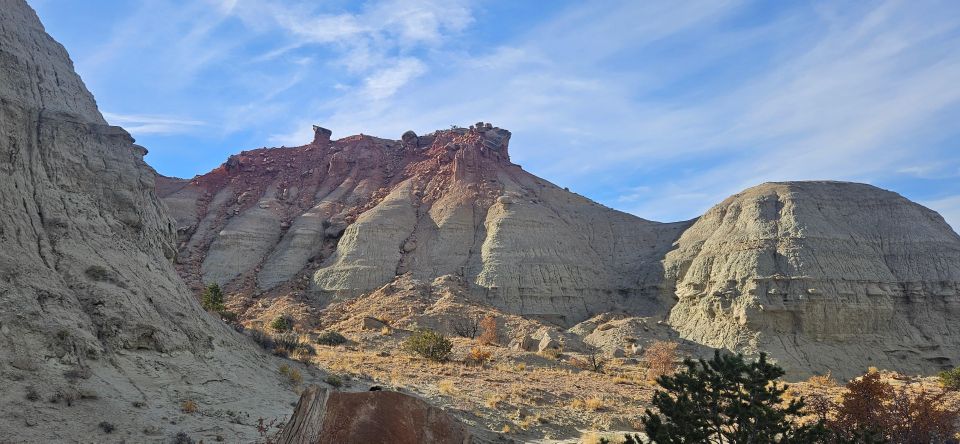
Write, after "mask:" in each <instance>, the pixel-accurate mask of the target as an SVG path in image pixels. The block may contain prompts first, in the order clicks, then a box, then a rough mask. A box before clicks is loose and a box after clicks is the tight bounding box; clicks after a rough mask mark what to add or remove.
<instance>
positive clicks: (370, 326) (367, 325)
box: [360, 316, 388, 330]
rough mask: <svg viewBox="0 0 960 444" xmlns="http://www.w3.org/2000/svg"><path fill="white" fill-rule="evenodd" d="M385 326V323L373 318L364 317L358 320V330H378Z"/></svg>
mask: <svg viewBox="0 0 960 444" xmlns="http://www.w3.org/2000/svg"><path fill="white" fill-rule="evenodd" d="M387 326H388V325H387V323H386V322H383V321H381V320H379V319H377V318H374V317H370V316H364V317H363V319H360V328H361V329H363V330H380V329H381V328H383V327H387Z"/></svg>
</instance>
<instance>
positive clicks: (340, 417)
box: [279, 386, 472, 444]
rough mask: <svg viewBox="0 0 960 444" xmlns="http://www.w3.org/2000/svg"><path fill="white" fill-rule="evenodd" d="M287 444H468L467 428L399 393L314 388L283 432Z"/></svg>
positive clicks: (302, 398)
mask: <svg viewBox="0 0 960 444" xmlns="http://www.w3.org/2000/svg"><path fill="white" fill-rule="evenodd" d="M279 442H280V443H282V444H328V443H329V444H350V443H357V444H360V443H363V444H372V443H391V444H465V443H470V442H472V439H471V435H470V433H469V432H468V431H467V429H466V427H465V426H464V425H463V424H461V423H459V422H458V421H456V420H454V419H453V418H452V417H451V416H450V415H448V414H447V413H445V412H444V411H443V410H440V409H439V408H437V407H434V406H431V405H430V404H427V403H426V402H425V401H423V400H422V399H420V398H416V397H413V396H410V395H406V394H403V393H399V392H390V391H371V392H354V393H348V392H333V391H329V390H326V389H323V388H320V387H318V386H311V387H309V388H308V389H307V390H306V391H304V392H303V395H302V396H301V397H300V402H299V403H298V404H297V408H296V410H295V411H294V413H293V417H291V418H290V421H289V422H288V423H287V425H286V426H285V427H284V429H283V433H282V434H281V435H280V439H279Z"/></svg>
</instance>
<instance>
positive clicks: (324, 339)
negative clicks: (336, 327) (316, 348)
mask: <svg viewBox="0 0 960 444" xmlns="http://www.w3.org/2000/svg"><path fill="white" fill-rule="evenodd" d="M316 342H317V344H320V345H331V346H333V345H340V344H346V343H347V338H346V337H344V336H343V335H341V334H340V333H338V332H335V331H332V330H327V331H324V332H322V333H320V335H319V336H317V341H316Z"/></svg>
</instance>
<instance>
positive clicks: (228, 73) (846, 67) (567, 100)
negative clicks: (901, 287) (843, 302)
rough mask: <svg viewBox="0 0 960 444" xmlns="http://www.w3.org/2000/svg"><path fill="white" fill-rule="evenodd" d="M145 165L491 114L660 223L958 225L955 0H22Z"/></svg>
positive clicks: (604, 196) (553, 169)
mask: <svg viewBox="0 0 960 444" xmlns="http://www.w3.org/2000/svg"><path fill="white" fill-rule="evenodd" d="M29 1H30V3H31V4H32V5H33V6H34V8H36V9H37V11H38V13H39V15H40V17H41V19H42V20H43V22H44V24H45V26H46V27H47V31H48V32H49V33H50V34H52V35H53V36H54V37H55V38H56V39H58V40H59V41H60V42H61V43H63V44H64V45H65V46H66V47H67V49H68V50H69V52H70V54H71V56H72V58H73V60H74V63H75V64H76V67H77V70H78V71H79V72H80V74H81V76H82V77H83V78H84V80H85V81H86V83H87V86H88V88H89V89H90V90H91V91H92V92H93V93H94V95H95V96H96V98H97V101H98V103H99V105H100V108H101V110H102V111H103V112H104V115H105V117H106V118H107V120H108V121H110V122H111V123H113V124H117V125H121V126H123V127H125V128H126V129H127V130H128V131H130V132H131V133H132V134H133V135H134V137H136V138H137V140H138V143H141V144H143V145H144V146H146V147H147V148H148V149H149V150H150V154H149V155H148V156H147V160H148V162H149V163H150V164H151V165H153V166H154V167H155V168H156V169H157V170H158V171H159V172H161V173H163V174H167V175H174V176H180V177H192V176H193V175H195V174H198V173H203V172H206V171H208V170H210V169H212V168H214V167H215V166H217V165H219V164H220V163H222V162H223V161H224V160H225V159H226V157H227V156H228V155H229V154H232V153H235V152H238V151H240V150H244V149H251V148H258V147H262V146H280V145H286V146H293V145H300V144H303V143H306V142H307V141H309V140H310V133H311V130H310V128H311V125H312V124H320V125H323V126H325V127H327V128H330V129H331V130H333V133H334V138H338V137H344V136H347V135H351V134H356V133H360V132H363V133H366V134H372V135H377V136H380V137H389V138H399V137H400V134H402V133H403V132H404V131H406V130H408V129H413V130H415V131H417V132H418V133H424V132H429V131H432V130H434V129H439V128H447V127H449V126H450V125H451V124H458V125H461V126H466V125H469V124H470V123H472V122H476V121H481V120H482V121H489V122H493V123H494V124H495V125H498V126H501V127H504V128H507V129H510V130H511V131H512V132H513V134H514V136H513V139H512V141H511V155H512V156H513V161H514V162H516V163H519V164H521V165H522V166H523V167H524V168H525V169H527V170H528V171H530V172H532V173H534V174H537V175H539V176H542V177H544V178H546V179H548V180H550V181H552V182H554V183H556V184H558V185H560V186H566V187H570V189H571V190H573V191H576V192H579V193H581V194H583V195H586V196H588V197H590V198H592V199H594V200H597V201H599V202H601V203H603V204H606V205H608V206H610V207H613V208H617V209H620V210H624V211H627V212H631V213H634V214H636V215H638V216H641V217H645V218H648V219H654V220H663V221H671V220H681V219H688V218H692V217H695V216H697V215H699V214H701V213H702V212H703V211H704V210H706V209H707V208H709V207H710V206H711V205H713V204H715V203H718V202H719V201H720V200H722V199H723V198H725V197H726V196H728V195H730V194H733V193H735V192H737V191H740V190H742V189H744V188H747V187H749V186H752V185H756V184H758V183H761V182H764V181H775V180H809V179H836V180H851V181H860V182H867V183H872V184H874V185H878V186H881V187H884V188H887V189H892V190H894V191H897V192H899V193H901V194H903V195H905V196H907V197H909V198H911V199H913V200H915V201H918V202H921V203H923V204H925V205H927V206H929V207H931V208H934V209H936V210H938V211H940V212H941V214H943V215H944V216H945V217H946V218H947V220H948V221H949V222H951V223H952V224H953V226H954V227H960V125H958V122H960V119H958V117H960V3H958V2H956V1H944V2H935V1H903V2H893V1H876V2H874V1H841V2H837V1H823V2H816V1H811V2H808V1H798V2H788V1H756V2H753V1H737V0H730V1H697V0H690V1H683V2H676V1H662V2H661V1H653V0H650V1H624V2H615V1H596V2H567V1H549V2H545V1H544V2H541V1H536V2H535V1H529V2H518V1H514V0H503V1H492V0H490V1H487V0H436V1H434V0H402V1H401V0H370V1H366V2H347V1H340V0H331V1H297V0H288V1H280V0H191V1H171V0H143V1H125V2H115V1H100V0H87V1H83V2H78V1H75V0H29Z"/></svg>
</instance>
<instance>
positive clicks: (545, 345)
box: [537, 335, 562, 352]
mask: <svg viewBox="0 0 960 444" xmlns="http://www.w3.org/2000/svg"><path fill="white" fill-rule="evenodd" d="M561 347H562V344H561V343H560V341H559V340H558V339H556V338H553V337H550V336H549V335H547V336H544V337H543V339H541V340H540V343H539V344H537V351H539V352H542V351H545V350H547V349H551V348H552V349H555V350H559V349H560V348H561Z"/></svg>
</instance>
